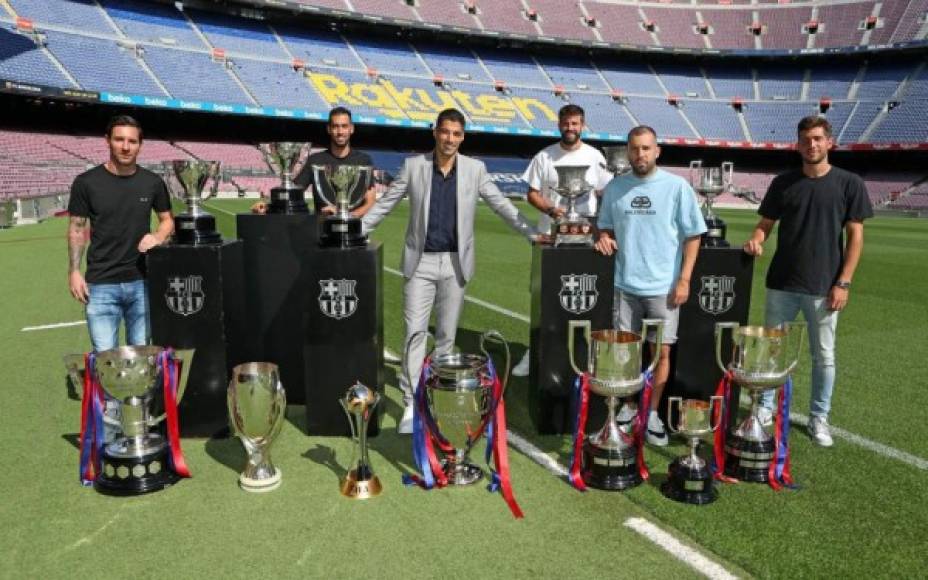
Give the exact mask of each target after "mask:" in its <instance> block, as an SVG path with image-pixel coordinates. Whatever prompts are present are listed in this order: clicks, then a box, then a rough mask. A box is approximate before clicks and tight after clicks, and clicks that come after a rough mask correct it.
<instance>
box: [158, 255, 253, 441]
mask: <svg viewBox="0 0 928 580" xmlns="http://www.w3.org/2000/svg"><path fill="white" fill-rule="evenodd" d="M147 261H148V301H149V308H150V311H151V336H152V342H153V343H154V344H156V345H159V346H171V347H174V348H176V349H188V348H193V349H196V352H195V353H194V355H193V364H192V365H191V367H190V375H189V378H188V381H187V388H186V390H185V391H184V395H183V398H181V400H180V404H179V411H180V430H181V434H182V435H183V436H187V437H190V436H193V437H208V436H210V435H213V434H215V433H217V432H219V431H220V430H222V429H223V428H225V427H226V426H227V425H228V418H227V416H228V413H227V411H226V391H227V389H228V386H229V376H230V375H229V372H230V370H231V368H232V367H233V366H234V365H236V364H238V363H240V362H242V360H243V359H242V357H243V353H242V352H241V350H239V349H238V348H237V347H236V341H235V340H234V339H235V337H237V336H241V335H243V334H244V332H245V329H244V326H243V322H244V321H243V317H244V312H245V307H244V296H243V294H242V244H241V242H238V241H229V242H224V243H222V244H214V245H202V246H183V245H167V246H158V247H155V248H152V249H151V250H149V252H148V257H147Z"/></svg>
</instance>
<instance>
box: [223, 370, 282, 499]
mask: <svg viewBox="0 0 928 580" xmlns="http://www.w3.org/2000/svg"><path fill="white" fill-rule="evenodd" d="M227 402H228V405H229V420H230V422H231V423H232V428H233V429H234V431H235V434H236V435H238V437H239V439H241V440H242V445H244V446H245V451H246V452H247V453H248V463H247V465H246V466H245V471H243V472H242V473H241V474H239V476H238V483H239V486H240V487H241V488H242V489H243V490H245V491H251V492H265V491H272V490H275V489H277V488H278V487H280V480H281V475H282V474H281V471H280V468H278V467H275V466H274V465H273V464H272V463H271V445H272V444H273V443H274V439H276V438H277V435H278V434H279V433H280V429H281V427H282V426H283V422H284V413H285V412H286V410H287V396H286V393H285V392H284V388H283V386H282V385H281V384H280V372H279V371H278V370H277V365H275V364H273V363H268V362H248V363H244V364H240V365H238V366H236V367H235V368H233V369H232V380H230V381H229V392H228V398H227Z"/></svg>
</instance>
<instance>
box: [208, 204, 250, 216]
mask: <svg viewBox="0 0 928 580" xmlns="http://www.w3.org/2000/svg"><path fill="white" fill-rule="evenodd" d="M200 205H202V206H203V207H205V208H206V209H209V210H213V211H219V212H222V213H224V214H226V215H230V216H233V217H234V216H237V215H238V214H239V213H241V212H234V211H229V210H227V209H223V208H221V207H216V206H215V205H213V204H208V205H207V204H206V203H203V202H200Z"/></svg>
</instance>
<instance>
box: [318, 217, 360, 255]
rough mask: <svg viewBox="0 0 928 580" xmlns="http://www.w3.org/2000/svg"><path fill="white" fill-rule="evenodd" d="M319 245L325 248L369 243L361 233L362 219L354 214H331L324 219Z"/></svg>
mask: <svg viewBox="0 0 928 580" xmlns="http://www.w3.org/2000/svg"><path fill="white" fill-rule="evenodd" d="M319 245H320V246H322V247H323V248H359V247H364V246H366V245H367V236H365V235H364V234H362V233H361V219H360V218H356V217H354V216H349V217H338V216H329V217H327V218H325V219H324V220H323V221H322V232H321V233H320V234H319Z"/></svg>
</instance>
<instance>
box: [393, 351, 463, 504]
mask: <svg viewBox="0 0 928 580" xmlns="http://www.w3.org/2000/svg"><path fill="white" fill-rule="evenodd" d="M431 362H432V361H431V357H425V360H424V361H423V362H422V372H420V373H419V384H418V385H417V386H416V393H415V399H414V406H413V416H412V454H413V459H414V460H415V464H416V466H417V467H418V468H419V472H420V473H421V474H422V475H421V476H420V475H416V474H414V473H413V474H405V475H403V484H404V485H418V486H419V487H421V488H423V489H432V488H433V487H436V486H437V487H445V486H446V485H448V478H447V477H446V476H445V472H444V470H442V468H441V461H440V460H439V459H438V455H437V454H436V453H435V444H437V445H438V446H439V448H440V449H441V450H442V451H444V452H446V453H452V452H453V451H454V448H453V447H452V446H451V444H450V443H448V440H447V439H445V438H444V437H442V435H441V433H440V432H439V431H438V426H437V425H435V419H434V418H433V417H432V414H431V412H429V405H428V400H427V396H426V389H427V388H428V387H426V383H428V380H429V369H430V368H431Z"/></svg>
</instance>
